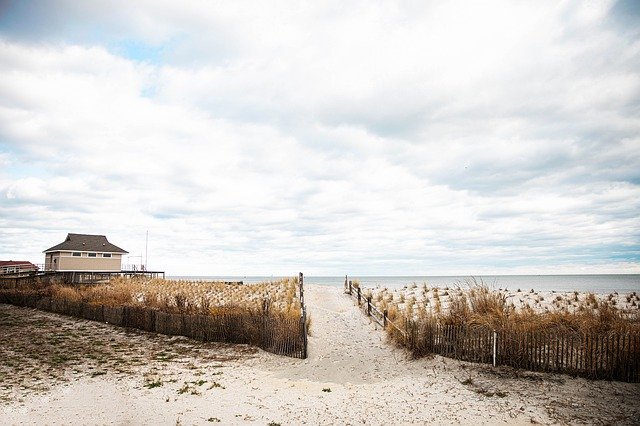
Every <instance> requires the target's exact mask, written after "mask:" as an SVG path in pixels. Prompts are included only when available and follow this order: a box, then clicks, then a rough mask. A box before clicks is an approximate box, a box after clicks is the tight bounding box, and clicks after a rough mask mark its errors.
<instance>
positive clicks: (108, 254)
mask: <svg viewBox="0 0 640 426" xmlns="http://www.w3.org/2000/svg"><path fill="white" fill-rule="evenodd" d="M102 257H111V253H102Z"/></svg>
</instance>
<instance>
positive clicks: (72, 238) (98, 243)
mask: <svg viewBox="0 0 640 426" xmlns="http://www.w3.org/2000/svg"><path fill="white" fill-rule="evenodd" d="M60 250H70V251H97V252H106V253H129V252H128V251H126V250H123V249H121V248H120V247H118V246H115V245H113V244H111V243H110V242H109V241H107V237H105V236H104V235H86V234H67V238H66V239H65V240H64V242H62V243H60V244H58V245H56V246H53V247H51V248H50V249H47V250H45V251H44V252H43V253H47V252H50V251H60Z"/></svg>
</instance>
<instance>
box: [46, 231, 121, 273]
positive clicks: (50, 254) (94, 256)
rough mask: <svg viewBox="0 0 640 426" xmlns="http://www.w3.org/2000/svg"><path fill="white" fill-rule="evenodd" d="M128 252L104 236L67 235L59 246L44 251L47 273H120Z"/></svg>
mask: <svg viewBox="0 0 640 426" xmlns="http://www.w3.org/2000/svg"><path fill="white" fill-rule="evenodd" d="M127 253H128V252H127V251H126V250H123V249H121V248H120V247H118V246H116V245H113V244H111V243H110V242H109V241H108V240H107V237H105V236H104V235H87V234H67V238H66V239H65V240H64V241H63V242H61V243H60V244H58V245H55V246H53V247H51V248H50V249H47V250H45V251H44V255H45V257H44V267H45V270H47V271H83V272H119V271H120V269H121V267H122V255H123V254H127Z"/></svg>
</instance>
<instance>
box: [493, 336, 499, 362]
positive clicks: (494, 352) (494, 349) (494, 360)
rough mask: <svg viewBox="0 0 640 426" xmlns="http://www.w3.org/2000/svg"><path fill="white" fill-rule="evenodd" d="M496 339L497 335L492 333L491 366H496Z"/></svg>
mask: <svg viewBox="0 0 640 426" xmlns="http://www.w3.org/2000/svg"><path fill="white" fill-rule="evenodd" d="M497 338H498V333H496V331H495V330H494V331H493V366H494V367H495V366H496V340H497Z"/></svg>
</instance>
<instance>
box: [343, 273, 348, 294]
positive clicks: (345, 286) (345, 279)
mask: <svg viewBox="0 0 640 426" xmlns="http://www.w3.org/2000/svg"><path fill="white" fill-rule="evenodd" d="M348 290H349V283H348V282H347V276H346V275H345V276H344V291H345V293H346V292H347V291H348Z"/></svg>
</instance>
